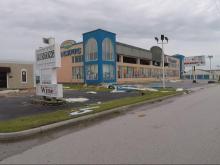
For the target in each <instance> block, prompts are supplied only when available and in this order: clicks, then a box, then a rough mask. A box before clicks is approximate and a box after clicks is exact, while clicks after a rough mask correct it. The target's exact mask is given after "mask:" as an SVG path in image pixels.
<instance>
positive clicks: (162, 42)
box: [155, 35, 168, 88]
mask: <svg viewBox="0 0 220 165" xmlns="http://www.w3.org/2000/svg"><path fill="white" fill-rule="evenodd" d="M160 39H161V43H159V39H158V38H157V37H155V40H156V41H157V44H161V45H162V67H163V88H165V87H166V85H165V67H164V63H165V60H164V59H165V58H164V44H168V37H165V36H164V35H161V38H160ZM164 40H166V41H167V42H164Z"/></svg>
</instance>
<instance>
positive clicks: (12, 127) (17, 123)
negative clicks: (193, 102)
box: [0, 90, 177, 133]
mask: <svg viewBox="0 0 220 165" xmlns="http://www.w3.org/2000/svg"><path fill="white" fill-rule="evenodd" d="M176 93H177V92H176V91H173V90H170V91H168V92H145V93H144V95H143V96H136V97H126V98H121V99H117V100H112V101H108V102H104V103H102V104H100V105H98V106H99V108H97V109H95V110H94V111H93V112H91V113H89V114H92V113H98V112H101V111H105V110H109V109H112V108H117V107H121V106H125V105H130V104H135V103H139V102H144V101H146V100H151V99H155V98H160V97H163V96H168V95H173V94H176ZM70 112H71V110H60V111H56V112H51V113H44V114H40V115H34V116H27V117H22V118H17V119H13V120H9V121H2V122H0V133H6V132H17V131H22V130H27V129H31V128H36V127H39V126H43V125H48V124H52V123H56V122H59V121H64V120H68V119H72V118H73V117H71V116H70V115H69V113H70ZM85 115H87V114H85ZM81 116H82V115H81ZM77 117H80V116H77Z"/></svg>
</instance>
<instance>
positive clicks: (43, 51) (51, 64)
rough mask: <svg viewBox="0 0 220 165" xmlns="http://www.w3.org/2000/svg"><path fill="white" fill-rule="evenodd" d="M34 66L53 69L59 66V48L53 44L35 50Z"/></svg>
mask: <svg viewBox="0 0 220 165" xmlns="http://www.w3.org/2000/svg"><path fill="white" fill-rule="evenodd" d="M36 67H37V68H38V69H53V68H58V67H61V56H60V48H59V46H58V45H56V44H53V45H50V46H47V47H44V48H39V49H37V50H36Z"/></svg>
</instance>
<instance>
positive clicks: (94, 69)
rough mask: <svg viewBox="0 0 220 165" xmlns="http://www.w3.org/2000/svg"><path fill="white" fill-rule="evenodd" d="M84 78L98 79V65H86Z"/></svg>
mask: <svg viewBox="0 0 220 165" xmlns="http://www.w3.org/2000/svg"><path fill="white" fill-rule="evenodd" d="M86 79H87V80H98V65H97V64H92V65H87V66H86Z"/></svg>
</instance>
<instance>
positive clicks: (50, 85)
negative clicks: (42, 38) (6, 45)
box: [35, 38, 63, 98]
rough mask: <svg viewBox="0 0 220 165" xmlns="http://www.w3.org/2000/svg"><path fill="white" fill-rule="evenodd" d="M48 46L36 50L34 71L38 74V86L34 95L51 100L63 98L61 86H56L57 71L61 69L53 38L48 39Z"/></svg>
mask: <svg viewBox="0 0 220 165" xmlns="http://www.w3.org/2000/svg"><path fill="white" fill-rule="evenodd" d="M45 43H48V44H50V45H49V46H46V47H43V48H39V49H37V50H36V52H35V53H36V54H35V57H36V58H35V60H36V70H37V71H38V72H39V78H40V80H39V84H37V85H36V94H37V95H38V96H46V97H53V98H62V97H63V86H62V85H61V84H57V69H58V67H61V55H60V47H59V46H58V45H57V44H54V43H55V40H54V39H53V38H51V39H48V42H45Z"/></svg>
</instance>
